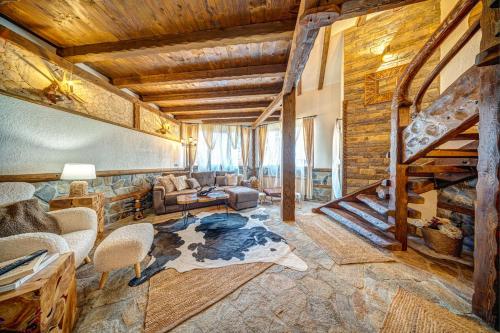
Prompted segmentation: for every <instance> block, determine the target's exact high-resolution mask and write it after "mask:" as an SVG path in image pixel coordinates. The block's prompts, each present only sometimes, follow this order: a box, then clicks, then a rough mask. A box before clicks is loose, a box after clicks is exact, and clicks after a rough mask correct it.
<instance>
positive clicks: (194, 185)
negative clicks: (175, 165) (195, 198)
mask: <svg viewBox="0 0 500 333" xmlns="http://www.w3.org/2000/svg"><path fill="white" fill-rule="evenodd" d="M186 183H187V184H188V185H189V188H190V189H196V190H197V189H199V188H200V187H201V185H200V183H198V181H197V180H196V178H188V179H186Z"/></svg>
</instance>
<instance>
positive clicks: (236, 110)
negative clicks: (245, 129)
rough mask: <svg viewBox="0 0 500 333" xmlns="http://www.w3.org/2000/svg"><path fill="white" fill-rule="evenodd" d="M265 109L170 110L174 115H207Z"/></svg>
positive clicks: (261, 109)
mask: <svg viewBox="0 0 500 333" xmlns="http://www.w3.org/2000/svg"><path fill="white" fill-rule="evenodd" d="M263 111H264V109H263V108H251V109H224V110H206V111H178V112H169V114H171V115H172V116H174V117H175V116H181V115H205V114H218V113H221V112H226V113H228V112H233V113H245V114H246V113H254V112H258V113H259V115H260V114H261V113H262V112H263Z"/></svg>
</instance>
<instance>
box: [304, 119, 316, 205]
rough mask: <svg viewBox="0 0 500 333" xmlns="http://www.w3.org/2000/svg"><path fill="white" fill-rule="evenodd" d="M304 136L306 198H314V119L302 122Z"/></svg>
mask: <svg viewBox="0 0 500 333" xmlns="http://www.w3.org/2000/svg"><path fill="white" fill-rule="evenodd" d="M302 128H303V131H304V132H303V134H304V152H305V157H306V164H307V165H306V167H307V172H306V198H308V199H312V197H313V164H314V118H313V117H311V118H304V120H303V122H302Z"/></svg>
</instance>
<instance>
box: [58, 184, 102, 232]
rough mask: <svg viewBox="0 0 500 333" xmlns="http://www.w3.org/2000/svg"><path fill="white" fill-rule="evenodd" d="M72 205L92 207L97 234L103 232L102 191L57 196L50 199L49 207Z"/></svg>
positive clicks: (60, 207)
mask: <svg viewBox="0 0 500 333" xmlns="http://www.w3.org/2000/svg"><path fill="white" fill-rule="evenodd" d="M72 207H87V208H92V209H93V210H95V211H96V213H97V231H98V236H101V235H102V234H103V232H104V193H89V194H88V195H86V196H81V197H59V198H55V199H52V200H50V202H49V209H50V210H59V209H66V208H72Z"/></svg>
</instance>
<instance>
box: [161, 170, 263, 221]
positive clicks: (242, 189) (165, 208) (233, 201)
mask: <svg viewBox="0 0 500 333" xmlns="http://www.w3.org/2000/svg"><path fill="white" fill-rule="evenodd" d="M227 173H229V172H225V171H206V172H192V173H191V175H190V177H191V178H194V179H196V180H197V181H198V183H199V184H200V187H199V188H194V189H191V188H190V189H185V190H181V191H172V192H166V190H165V188H164V187H163V186H161V185H160V184H159V183H158V182H156V183H155V184H154V186H153V208H154V211H155V214H157V215H160V214H167V213H173V212H179V211H182V205H178V204H177V196H179V195H181V194H194V193H196V192H198V191H199V190H203V189H207V188H209V187H211V186H215V187H216V188H215V190H216V191H224V192H226V193H227V194H229V200H228V205H229V206H230V207H231V208H233V209H235V210H240V209H245V208H252V207H256V206H257V204H258V197H259V192H258V191H256V190H254V189H251V188H249V187H248V182H247V181H245V180H244V179H243V176H242V175H238V179H237V185H236V186H228V185H221V184H218V183H217V179H218V178H217V177H219V178H220V177H223V176H225V175H226V174H227ZM224 201H225V200H224V199H222V200H216V201H210V202H197V203H194V204H191V205H189V208H190V209H196V208H202V207H208V206H215V205H223V204H224Z"/></svg>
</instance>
